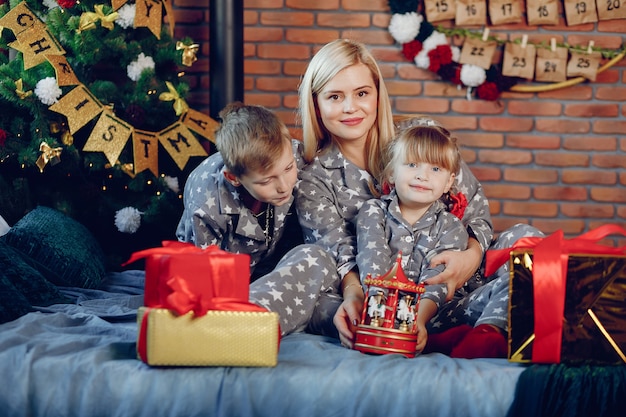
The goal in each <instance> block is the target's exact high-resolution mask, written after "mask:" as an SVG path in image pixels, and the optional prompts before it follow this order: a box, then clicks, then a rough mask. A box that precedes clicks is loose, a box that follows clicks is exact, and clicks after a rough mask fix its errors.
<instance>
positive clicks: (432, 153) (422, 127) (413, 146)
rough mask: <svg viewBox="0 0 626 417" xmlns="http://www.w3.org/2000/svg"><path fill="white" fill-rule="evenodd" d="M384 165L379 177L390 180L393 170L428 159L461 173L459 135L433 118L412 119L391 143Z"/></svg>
mask: <svg viewBox="0 0 626 417" xmlns="http://www.w3.org/2000/svg"><path fill="white" fill-rule="evenodd" d="M384 159H385V168H384V170H383V172H382V176H381V178H380V179H379V181H380V182H381V183H384V182H390V178H391V177H392V176H393V173H394V169H395V167H397V166H398V165H401V164H405V163H407V162H426V163H429V164H433V165H437V166H439V167H442V168H445V169H447V170H448V171H450V172H451V173H453V174H455V175H458V174H459V170H460V169H461V154H460V152H459V148H458V146H457V144H456V138H454V137H452V135H451V134H450V132H449V131H448V130H447V129H445V128H444V127H442V126H441V125H439V124H437V123H436V122H435V121H433V120H431V119H426V118H423V119H413V123H412V124H410V125H409V126H408V127H404V128H401V129H399V130H398V133H397V135H396V137H395V138H394V139H393V140H392V141H391V142H389V145H388V146H387V149H386V152H385V154H384Z"/></svg>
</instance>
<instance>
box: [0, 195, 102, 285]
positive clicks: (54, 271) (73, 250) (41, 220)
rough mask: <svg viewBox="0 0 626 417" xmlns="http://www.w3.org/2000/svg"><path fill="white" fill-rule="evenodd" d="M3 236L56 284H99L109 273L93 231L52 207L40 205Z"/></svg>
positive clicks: (5, 240) (2, 238)
mask: <svg viewBox="0 0 626 417" xmlns="http://www.w3.org/2000/svg"><path fill="white" fill-rule="evenodd" d="M0 239H1V240H3V241H4V242H5V243H6V244H7V245H9V246H11V247H12V248H14V249H16V250H17V251H18V252H20V253H21V254H22V256H23V257H24V258H25V259H26V260H27V261H28V263H30V264H31V265H32V266H34V267H35V269H36V270H37V271H39V272H40V273H41V274H42V275H43V276H44V277H45V278H47V279H48V281H50V282H51V283H53V284H56V285H60V286H64V287H80V288H96V287H97V286H98V285H99V284H100V282H101V281H102V279H103V278H104V275H105V274H106V268H105V257H104V253H103V251H102V248H101V247H100V245H99V244H98V242H97V241H96V239H95V237H94V236H93V235H92V234H91V232H89V230H88V229H87V228H86V227H85V226H83V225H82V224H80V223H78V222H77V221H76V220H74V219H72V218H70V217H68V216H66V215H65V214H63V213H61V212H60V211H58V210H55V209H53V208H50V207H45V206H38V207H36V208H35V209H34V210H32V211H31V212H29V213H28V214H26V215H25V216H24V217H22V218H21V219H20V220H19V221H18V222H17V223H16V224H15V225H14V226H13V227H11V228H10V229H9V231H8V233H7V234H6V235H4V236H2V237H0Z"/></svg>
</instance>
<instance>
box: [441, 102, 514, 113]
mask: <svg viewBox="0 0 626 417" xmlns="http://www.w3.org/2000/svg"><path fill="white" fill-rule="evenodd" d="M452 111H455V112H457V113H464V114H468V113H469V114H476V113H480V114H502V113H504V107H503V106H502V105H501V104H500V103H498V102H496V101H485V100H454V101H453V102H452Z"/></svg>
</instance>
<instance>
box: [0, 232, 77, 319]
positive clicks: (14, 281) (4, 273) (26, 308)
mask: <svg viewBox="0 0 626 417" xmlns="http://www.w3.org/2000/svg"><path fill="white" fill-rule="evenodd" d="M0 265H2V268H0V322H1V323H5V322H7V321H11V320H14V319H16V318H18V317H20V316H22V315H23V314H26V313H28V312H30V311H32V310H33V309H32V307H31V306H33V305H35V306H49V305H51V304H58V303H67V302H69V299H68V298H66V297H64V296H63V295H62V294H61V293H60V291H59V289H58V288H57V287H55V286H54V285H52V284H51V283H50V282H48V280H46V279H45V278H44V276H43V275H41V274H40V273H39V272H38V271H37V270H36V269H35V268H33V267H32V266H30V265H29V264H28V263H27V262H26V261H25V260H24V259H23V258H22V256H21V255H20V253H19V252H17V251H16V250H15V249H13V248H12V247H10V246H8V245H7V244H5V243H3V242H1V241H0Z"/></svg>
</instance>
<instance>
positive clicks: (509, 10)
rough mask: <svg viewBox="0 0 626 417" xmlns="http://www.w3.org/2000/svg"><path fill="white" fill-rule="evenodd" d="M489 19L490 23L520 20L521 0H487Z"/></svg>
mask: <svg viewBox="0 0 626 417" xmlns="http://www.w3.org/2000/svg"><path fill="white" fill-rule="evenodd" d="M489 19H490V20H491V24H492V25H494V26H495V25H503V24H506V23H518V22H521V21H522V0H489Z"/></svg>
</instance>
